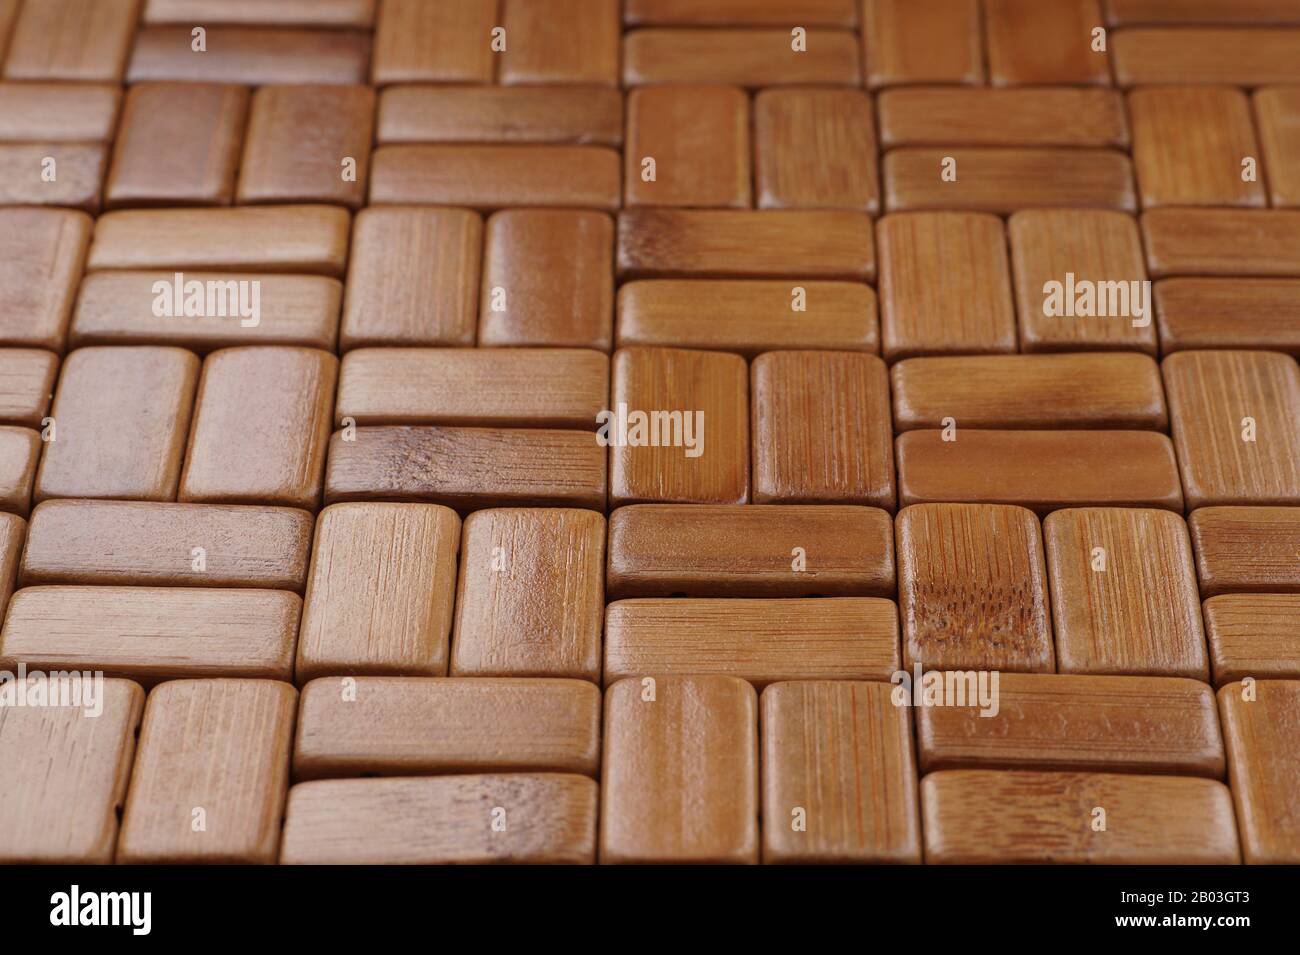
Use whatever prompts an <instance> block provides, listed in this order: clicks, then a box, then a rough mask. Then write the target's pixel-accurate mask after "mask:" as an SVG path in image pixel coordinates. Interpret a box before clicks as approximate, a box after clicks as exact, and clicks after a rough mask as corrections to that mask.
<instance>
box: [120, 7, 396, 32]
mask: <svg viewBox="0 0 1300 955" xmlns="http://www.w3.org/2000/svg"><path fill="white" fill-rule="evenodd" d="M375 3H376V0H273V2H270V3H268V2H266V0H145V8H144V22H145V23H187V24H188V23H196V22H200V21H201V22H204V23H220V24H232V25H239V26H261V25H280V26H304V27H320V28H356V29H362V30H364V29H369V28H370V27H371V26H372V25H373V24H374V22H375Z"/></svg>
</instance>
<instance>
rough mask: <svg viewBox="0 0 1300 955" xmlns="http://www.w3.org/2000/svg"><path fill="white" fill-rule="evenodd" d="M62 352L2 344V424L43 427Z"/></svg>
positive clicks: (0, 383) (0, 392) (0, 357)
mask: <svg viewBox="0 0 1300 955" xmlns="http://www.w3.org/2000/svg"><path fill="white" fill-rule="evenodd" d="M58 371H59V356H58V355H56V354H54V353H53V352H48V351H44V350H43V349H40V348H0V424H6V425H17V426H20V427H24V428H39V427H41V419H42V418H44V417H45V413H46V412H47V411H49V408H50V396H51V395H52V394H53V393H54V376H55V375H57V374H58Z"/></svg>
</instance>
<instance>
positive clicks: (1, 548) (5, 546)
mask: <svg viewBox="0 0 1300 955" xmlns="http://www.w3.org/2000/svg"><path fill="white" fill-rule="evenodd" d="M26 536H27V522H26V521H25V520H23V519H22V518H21V517H19V516H18V515H17V514H6V513H0V614H2V613H4V610H5V607H6V606H7V605H8V604H9V596H10V594H12V593H13V590H14V582H15V581H16V580H17V579H18V567H19V562H20V560H21V559H22V555H23V546H24V538H25V537H26Z"/></svg>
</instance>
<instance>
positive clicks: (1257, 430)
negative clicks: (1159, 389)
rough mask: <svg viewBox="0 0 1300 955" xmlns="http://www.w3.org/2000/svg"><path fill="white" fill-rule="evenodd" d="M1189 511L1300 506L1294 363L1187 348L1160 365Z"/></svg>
mask: <svg viewBox="0 0 1300 955" xmlns="http://www.w3.org/2000/svg"><path fill="white" fill-rule="evenodd" d="M1161 370H1162V371H1163V373H1164V380H1165V390H1166V391H1167V392H1168V394H1169V414H1170V419H1171V423H1172V433H1173V438H1174V448H1175V449H1176V450H1177V452H1178V465H1179V469H1180V471H1181V473H1182V478H1183V487H1184V489H1185V493H1186V497H1187V506H1188V507H1189V508H1196V507H1207V506H1210V505H1214V504H1300V368H1297V367H1296V363H1295V361H1294V360H1293V359H1291V358H1290V357H1288V356H1286V355H1279V354H1276V353H1273V352H1258V351H1186V352H1178V353H1177V354H1174V355H1170V356H1169V357H1168V358H1166V359H1165V360H1164V361H1163V362H1162V363H1161Z"/></svg>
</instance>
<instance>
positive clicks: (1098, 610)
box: [1043, 508, 1209, 682]
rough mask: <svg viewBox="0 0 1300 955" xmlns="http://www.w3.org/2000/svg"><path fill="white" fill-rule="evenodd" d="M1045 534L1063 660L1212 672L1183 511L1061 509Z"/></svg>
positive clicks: (1114, 669)
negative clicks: (1178, 512) (1178, 513)
mask: <svg viewBox="0 0 1300 955" xmlns="http://www.w3.org/2000/svg"><path fill="white" fill-rule="evenodd" d="M1043 542H1044V544H1045V546H1046V550H1047V569H1048V580H1049V581H1050V583H1051V587H1052V616H1053V617H1054V618H1055V620H1056V658H1057V669H1059V670H1060V671H1061V672H1062V673H1110V674H1129V675H1134V676H1181V677H1187V678H1189V679H1193V680H1200V681H1202V682H1205V681H1206V680H1208V679H1209V660H1208V656H1207V654H1206V651H1205V631H1204V628H1203V627H1202V625H1201V606H1200V595H1199V593H1198V592H1197V586H1196V571H1195V569H1194V568H1193V566H1192V544H1191V540H1190V539H1189V538H1188V536H1187V525H1186V524H1184V523H1183V519H1182V518H1181V517H1180V516H1178V515H1177V514H1171V513H1170V512H1168V511H1162V510H1139V509H1130V508H1077V509H1068V510H1061V511H1056V512H1054V513H1052V514H1049V515H1047V517H1046V519H1044V521H1043Z"/></svg>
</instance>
